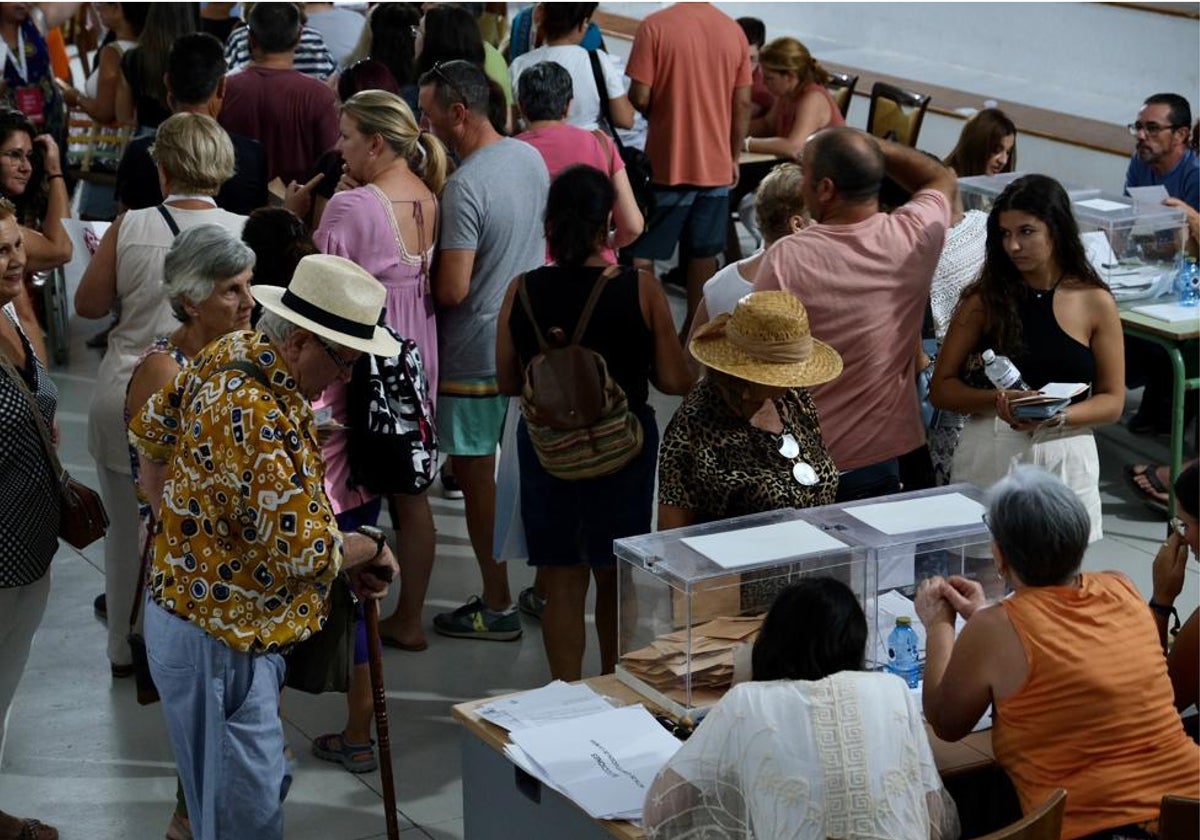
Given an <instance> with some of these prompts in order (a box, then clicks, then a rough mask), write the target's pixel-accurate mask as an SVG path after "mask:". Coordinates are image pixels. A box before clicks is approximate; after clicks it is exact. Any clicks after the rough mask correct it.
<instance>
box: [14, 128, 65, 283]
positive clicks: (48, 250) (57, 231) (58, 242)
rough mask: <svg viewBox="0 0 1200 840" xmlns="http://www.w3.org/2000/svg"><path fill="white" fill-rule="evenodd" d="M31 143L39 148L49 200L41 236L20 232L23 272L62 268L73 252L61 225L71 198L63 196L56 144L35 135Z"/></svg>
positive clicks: (60, 163) (51, 139)
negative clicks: (23, 244)
mask: <svg viewBox="0 0 1200 840" xmlns="http://www.w3.org/2000/svg"><path fill="white" fill-rule="evenodd" d="M33 142H34V144H35V145H38V146H41V147H42V156H43V160H44V161H45V166H46V179H47V181H49V187H50V196H49V201H48V202H47V204H46V216H45V218H44V219H43V221H42V230H41V232H38V231H36V230H31V229H29V228H22V239H24V240H25V258H26V261H25V268H26V270H27V271H31V272H32V271H46V270H48V269H51V268H58V267H59V266H60V265H66V264H67V263H68V262H70V261H71V253H72V251H73V248H72V246H71V236H70V234H68V233H67V228H66V226H65V225H63V219H65V218H67V217H69V216H70V215H71V197H70V196H69V195H67V182H66V178H65V176H64V175H63V167H62V162H61V160H60V158H59V153H58V144H57V143H55V142H54V138H53V137H51V136H50V135H49V134H41V135H38V137H37V138H36V139H35V140H34V141H33Z"/></svg>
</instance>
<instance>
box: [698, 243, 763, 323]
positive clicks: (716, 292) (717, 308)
mask: <svg viewBox="0 0 1200 840" xmlns="http://www.w3.org/2000/svg"><path fill="white" fill-rule="evenodd" d="M753 256H757V255H753ZM753 256H751V257H747V258H746V260H742V262H746V261H747V260H750V259H753ZM742 262H734V263H730V264H729V265H727V266H725V267H724V268H722V269H721V270H720V271H718V272H717V273H716V274H714V275H713V276H712V277H710V278H708V280H707V281H705V283H704V308H705V309H707V310H708V317H709V318H710V319H712V318H716V317H717V316H718V315H720V314H721V313H722V312H733V308H734V307H735V306H737V302H738V301H739V300H741V299H742V298H744V297H745V296H746V295H748V294H750V293H751V292H753V291H754V284H753V283H751V282H750V281H749V280H747V279H746V278H745V276H744V275H743V274H742V272H741V271H739V270H738V266H740V265H741V264H742Z"/></svg>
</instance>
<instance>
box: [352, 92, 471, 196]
mask: <svg viewBox="0 0 1200 840" xmlns="http://www.w3.org/2000/svg"><path fill="white" fill-rule="evenodd" d="M342 113H343V114H345V115H346V116H348V117H350V118H351V119H352V120H354V122H355V123H356V124H357V127H358V130H359V131H360V132H362V133H363V134H366V135H371V134H378V135H379V136H380V137H382V138H383V142H384V143H386V144H387V146H388V148H389V149H391V150H392V151H393V152H395V153H396V154H397V155H398V156H400V157H402V158H404V160H405V162H406V163H407V164H408V166H409V168H410V169H412V171H413V172H415V173H416V174H417V175H418V176H419V177H420V178H421V180H422V181H424V182H425V185H426V186H427V187H429V189H430V191H431V192H433V194H434V195H440V194H441V192H442V187H443V186H445V183H446V171H447V162H446V150H445V148H444V147H443V146H442V144H441V142H440V141H439V140H438V139H437V138H436V137H434V136H433V135H431V134H429V133H428V132H425V131H421V128H420V126H419V125H417V120H416V118H415V117H414V116H413V113H412V109H410V108H409V107H408V103H407V102H405V101H404V100H403V99H401V98H400V97H399V96H397V95H396V94H394V93H389V92H388V91H385V90H363V91H359V92H358V93H356V94H354V96H351V97H350V98H349V99H347V100H346V101H345V103H344V104H343V105H342Z"/></svg>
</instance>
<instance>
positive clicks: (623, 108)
mask: <svg viewBox="0 0 1200 840" xmlns="http://www.w3.org/2000/svg"><path fill="white" fill-rule="evenodd" d="M596 57H597V58H598V59H599V60H600V70H601V73H600V78H602V79H603V80H604V87H605V90H602V91H596V93H597V94H598V95H600V96H607V98H608V110H609V113H610V114H611V115H612V122H613V125H614V126H615V127H617V128H633V121H634V111H633V105H632V104H631V103H630V101H629V97H628V96H627V95H626V94H625V85H624V83H623V82H622V81H621V73H620V71H619V70H617V68H616V67H615V66H614V65H613V60H612V59H611V58H610V57H609V56H607V55H605V54H604V53H596Z"/></svg>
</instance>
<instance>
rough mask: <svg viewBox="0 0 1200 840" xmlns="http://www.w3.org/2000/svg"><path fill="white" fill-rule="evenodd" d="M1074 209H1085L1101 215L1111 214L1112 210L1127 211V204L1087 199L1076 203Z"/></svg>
mask: <svg viewBox="0 0 1200 840" xmlns="http://www.w3.org/2000/svg"><path fill="white" fill-rule="evenodd" d="M1075 206H1076V207H1086V208H1088V209H1089V210H1099V211H1100V212H1101V213H1111V212H1112V211H1113V210H1128V209H1129V205H1128V204H1122V203H1121V202H1119V201H1109V200H1108V199H1107V198H1089V199H1086V200H1084V201H1076V202H1075Z"/></svg>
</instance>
